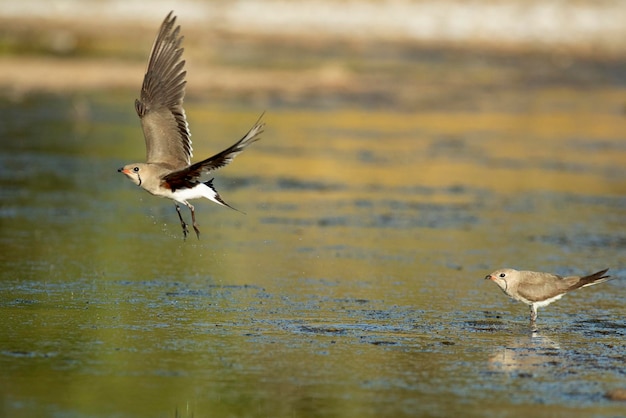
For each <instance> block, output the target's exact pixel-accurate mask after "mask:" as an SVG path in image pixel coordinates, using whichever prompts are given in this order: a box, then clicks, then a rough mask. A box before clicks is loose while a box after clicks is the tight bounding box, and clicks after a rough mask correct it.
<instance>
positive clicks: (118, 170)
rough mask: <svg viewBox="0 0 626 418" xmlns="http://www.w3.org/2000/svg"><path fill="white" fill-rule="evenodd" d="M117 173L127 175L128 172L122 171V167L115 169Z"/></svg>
mask: <svg viewBox="0 0 626 418" xmlns="http://www.w3.org/2000/svg"><path fill="white" fill-rule="evenodd" d="M117 172H118V173H124V174H128V173H129V171H128V170H124V167H122V168H118V169H117Z"/></svg>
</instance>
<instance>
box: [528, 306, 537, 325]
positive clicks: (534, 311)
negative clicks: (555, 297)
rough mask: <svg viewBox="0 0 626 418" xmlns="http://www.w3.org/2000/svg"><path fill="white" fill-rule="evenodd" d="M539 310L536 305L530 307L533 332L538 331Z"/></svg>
mask: <svg viewBox="0 0 626 418" xmlns="http://www.w3.org/2000/svg"><path fill="white" fill-rule="evenodd" d="M536 321H537V308H536V307H535V305H530V328H531V329H532V331H537V323H536Z"/></svg>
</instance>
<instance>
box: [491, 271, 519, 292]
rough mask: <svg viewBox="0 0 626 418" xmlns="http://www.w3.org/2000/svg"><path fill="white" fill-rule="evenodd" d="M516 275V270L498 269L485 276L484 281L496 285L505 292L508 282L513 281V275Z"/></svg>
mask: <svg viewBox="0 0 626 418" xmlns="http://www.w3.org/2000/svg"><path fill="white" fill-rule="evenodd" d="M516 274H518V271H517V270H513V269H500V270H496V271H494V272H493V273H490V274H488V275H487V276H485V280H491V281H492V282H494V283H495V284H497V285H498V286H499V287H500V289H502V290H503V291H505V292H506V290H507V288H508V285H509V282H510V281H511V280H515V275H516Z"/></svg>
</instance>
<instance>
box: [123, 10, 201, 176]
mask: <svg viewBox="0 0 626 418" xmlns="http://www.w3.org/2000/svg"><path fill="white" fill-rule="evenodd" d="M175 22H176V17H175V16H172V12H170V13H169V14H168V15H167V17H166V18H165V20H164V21H163V24H162V25H161V29H160V30H159V33H158V35H157V37H156V39H155V41H154V45H153V46H152V52H151V53H150V60H149V61H148V68H147V70H146V75H145V76H144V79H143V84H142V86H141V96H140V99H139V100H135V110H136V111H137V114H138V115H139V118H140V119H141V126H142V128H143V134H144V137H145V139H146V160H147V162H149V163H162V164H165V165H167V166H169V167H171V168H172V169H174V170H175V169H180V168H183V167H186V166H188V165H189V163H190V161H191V155H192V148H191V138H190V137H191V134H190V132H189V127H188V125H187V119H186V117H185V111H184V110H183V98H184V96H185V84H186V81H185V75H186V74H187V72H186V71H184V70H183V68H184V66H185V61H184V60H182V59H181V57H182V54H183V48H181V47H180V45H181V42H182V40H183V37H182V36H181V35H180V26H176V27H174V23H175Z"/></svg>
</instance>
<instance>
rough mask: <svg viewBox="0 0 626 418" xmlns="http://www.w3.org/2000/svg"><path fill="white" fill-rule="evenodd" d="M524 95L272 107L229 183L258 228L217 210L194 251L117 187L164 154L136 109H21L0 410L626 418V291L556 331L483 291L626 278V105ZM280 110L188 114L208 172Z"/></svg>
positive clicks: (9, 172)
mask: <svg viewBox="0 0 626 418" xmlns="http://www.w3.org/2000/svg"><path fill="white" fill-rule="evenodd" d="M517 93H518V94H519V95H520V97H523V99H522V102H524V103H527V101H530V100H532V101H533V105H532V106H530V107H528V106H524V109H523V110H520V109H519V106H518V105H519V104H520V102H519V101H516V100H517V99H515V100H514V99H513V98H514V97H517V96H516V94H513V93H507V94H505V95H504V96H502V97H501V99H502V102H501V103H502V107H501V108H499V109H495V108H491V109H487V110H485V109H483V110H482V111H471V110H468V109H461V110H459V109H457V108H455V107H454V106H451V107H450V108H448V109H438V110H429V109H425V108H419V109H417V110H416V109H412V110H407V109H406V108H405V109H397V108H396V109H394V108H390V109H387V110H384V109H380V108H370V107H365V108H363V107H357V106H354V103H351V102H349V101H348V102H346V103H340V104H336V103H335V104H334V105H332V106H330V107H327V106H326V105H324V106H317V107H316V106H313V107H314V110H312V109H311V108H307V107H306V106H301V107H296V108H295V109H292V108H289V107H286V106H279V105H277V106H275V107H271V106H270V107H269V108H268V109H267V112H266V115H265V120H266V121H267V124H268V125H267V129H266V132H265V134H264V135H263V139H262V140H261V141H260V142H258V143H256V144H254V145H253V146H252V147H251V148H250V149H248V150H246V152H245V153H243V154H242V155H241V156H240V157H238V158H237V159H236V160H235V162H234V163H233V164H232V165H231V166H229V167H227V168H226V169H223V170H221V171H220V172H219V173H218V175H217V177H216V180H215V184H216V186H217V188H218V190H219V191H220V193H221V195H222V197H223V198H224V199H225V200H226V201H227V202H229V203H230V204H232V205H233V206H234V207H236V208H238V209H239V210H241V211H242V212H245V214H242V213H238V212H236V211H232V210H229V209H225V208H220V207H217V206H216V205H214V204H211V203H209V202H197V203H196V204H195V206H196V211H197V216H198V221H199V223H200V225H201V226H200V229H201V231H202V236H201V238H200V240H197V239H196V238H195V236H193V235H192V236H190V238H188V239H187V240H186V241H184V240H183V239H182V233H181V230H180V225H179V224H178V220H177V217H176V213H175V211H174V206H173V205H172V204H171V203H170V202H168V201H165V200H162V199H158V198H155V197H152V196H150V195H148V194H147V193H145V192H143V191H142V190H140V189H138V188H136V187H135V186H134V185H132V184H131V183H130V182H128V181H127V180H126V179H125V178H123V176H121V175H120V174H119V173H117V172H116V169H117V168H118V167H120V166H121V165H123V164H126V163H128V162H131V161H133V160H136V161H141V159H142V158H143V152H144V151H143V141H142V139H141V133H140V130H139V124H138V122H137V121H136V120H135V115H134V114H133V111H132V107H131V105H129V103H132V97H133V96H132V95H119V96H120V97H118V96H117V95H107V96H104V95H84V96H72V97H55V96H29V97H26V98H24V99H22V100H19V101H9V100H5V101H3V102H2V104H1V107H2V109H1V112H0V115H1V116H0V118H2V120H1V123H0V137H1V138H2V143H3V147H2V150H1V151H0V184H1V190H2V192H1V193H2V200H1V201H2V207H1V210H0V223H1V224H0V225H1V232H0V260H2V271H1V273H0V312H1V314H0V315H1V317H2V321H1V323H0V329H1V331H2V332H1V333H0V370H1V372H0V386H1V391H2V402H1V403H0V405H1V413H0V415H2V416H12V417H30V416H68V417H83V416H90V417H100V416H102V417H104V416H116V417H137V416H150V417H154V416H163V417H168V416H179V417H188V416H189V417H191V416H194V417H202V416H345V417H368V416H372V417H373V416H417V415H424V416H442V417H444V416H446V417H447V416H494V417H495V416H498V417H500V416H528V415H532V416H537V417H542V416H563V417H566V416H567V417H571V416H596V417H609V416H620V415H623V414H624V412H625V411H626V409H625V408H626V405H625V404H624V403H620V402H615V401H610V400H608V399H606V398H605V396H604V395H605V393H606V392H607V391H609V390H611V389H615V388H624V387H626V369H625V368H624V364H625V360H626V358H625V354H624V353H625V351H624V337H625V336H626V320H625V319H624V313H625V310H624V297H625V295H626V290H625V287H624V281H623V279H622V280H614V281H611V282H608V283H605V284H602V285H600V286H597V287H592V288H587V289H583V290H581V291H578V292H574V293H573V294H571V295H568V296H566V297H565V298H563V299H562V300H560V301H558V302H556V303H555V304H553V305H551V306H549V307H547V308H543V309H540V311H539V326H540V331H539V332H538V333H535V334H531V332H530V330H529V328H528V323H527V321H528V312H527V307H526V306H524V305H522V304H519V303H514V302H512V301H510V300H509V299H507V298H506V297H505V296H504V295H502V293H501V292H500V291H499V290H498V289H497V287H496V286H494V285H493V284H492V283H488V282H485V281H484V280H483V279H482V278H483V277H484V276H485V275H486V274H487V273H489V272H491V271H492V270H494V269H496V268H500V267H504V266H509V267H516V268H524V269H536V270H544V271H552V272H556V273H560V274H582V273H590V272H592V271H596V270H600V269H602V268H605V267H610V268H611V274H612V275H614V276H616V277H623V276H624V275H625V273H626V267H625V266H626V251H625V250H626V232H625V230H624V222H625V220H626V197H625V196H626V181H625V179H626V145H625V144H626V142H624V140H625V138H626V124H625V123H624V115H623V113H622V110H621V109H622V107H621V106H623V103H624V97H625V96H624V93H623V89H622V90H617V91H616V90H614V89H609V88H598V89H593V90H589V91H582V92H581V91H579V90H576V89H567V88H565V89H563V88H558V89H554V88H549V87H548V88H545V89H543V88H538V89H536V90H535V91H533V93H532V98H531V97H530V96H524V93H523V92H517ZM122 96H123V97H122ZM129 97H130V99H129ZM507 97H509V99H507ZM474 99H475V100H477V103H478V105H477V107H481V106H480V103H482V102H481V100H482V99H481V98H480V95H479V97H475V96H474ZM468 107H469V108H471V107H472V106H471V105H470V106H468ZM259 113H260V111H259V110H258V109H257V108H252V107H250V106H248V107H242V106H239V105H232V104H231V105H228V106H219V105H217V104H214V103H209V104H206V103H201V102H193V101H192V102H190V103H189V104H188V105H187V114H188V117H189V120H190V124H191V128H192V133H193V135H194V136H193V139H194V149H195V155H196V156H197V158H200V157H203V156H206V155H209V154H211V153H213V152H216V151H219V150H221V149H222V148H224V147H226V146H228V145H230V143H231V142H232V141H233V140H235V139H236V138H238V137H240V136H241V134H243V133H244V132H245V130H246V129H247V128H248V127H249V126H251V125H252V123H253V122H254V121H255V120H256V118H257V117H258V115H259ZM183 213H184V215H185V216H187V217H188V213H187V212H186V211H184V212H183Z"/></svg>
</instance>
